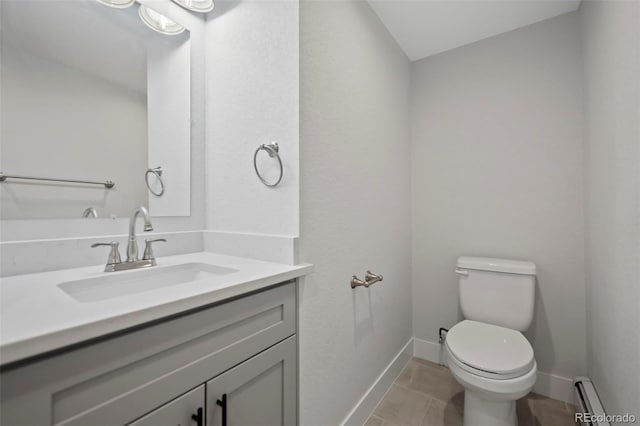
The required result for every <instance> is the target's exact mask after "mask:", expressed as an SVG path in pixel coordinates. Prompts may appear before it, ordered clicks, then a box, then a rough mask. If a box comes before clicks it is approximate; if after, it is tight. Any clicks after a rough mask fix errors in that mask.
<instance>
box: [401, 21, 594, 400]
mask: <svg viewBox="0 0 640 426" xmlns="http://www.w3.org/2000/svg"><path fill="white" fill-rule="evenodd" d="M581 75H582V69H581V56H580V40H579V32H578V21H577V15H576V13H572V14H567V15H564V16H561V17H557V18H553V19H550V20H547V21H544V22H541V23H537V24H534V25H531V26H528V27H525V28H522V29H519V30H515V31H512V32H509V33H505V34H503V35H499V36H495V37H492V38H490V39H486V40H483V41H480V42H477V43H474V44H471V45H468V46H465V47H461V48H458V49H455V50H452V51H449V52H445V53H442V54H439V55H436V56H432V57H430V58H427V59H424V60H421V61H418V62H415V63H413V65H412V79H413V81H412V88H413V100H412V127H413V135H412V138H413V139H412V151H411V158H412V164H411V165H412V203H413V207H412V213H413V228H412V229H413V266H412V272H413V327H414V335H415V336H416V337H417V338H419V339H424V340H427V341H430V342H437V339H438V327H447V328H449V327H451V326H453V325H454V324H455V323H456V322H457V321H459V320H460V319H461V314H460V312H459V308H458V280H457V275H456V274H454V272H453V270H454V268H455V263H456V259H457V257H458V256H461V255H472V256H490V257H504V258H515V259H529V260H532V261H533V262H535V263H536V264H537V267H538V283H537V291H536V310H535V317H534V323H533V325H532V326H531V328H530V329H529V331H528V332H527V333H525V334H526V335H527V337H528V338H529V339H530V341H531V342H532V344H533V348H534V351H535V357H536V360H537V362H538V369H539V370H540V371H543V372H546V373H552V374H556V375H560V376H565V377H569V378H572V377H573V376H575V375H578V374H584V373H585V372H586V359H585V358H586V357H585V347H586V342H585V322H586V318H585V290H584V259H583V258H584V243H583V239H584V236H583V234H584V231H583V214H584V213H583V182H582V180H583V170H582V167H583V161H582V158H583V147H582V137H583V132H582V128H583V127H582V126H583V117H582V100H583V97H582V86H581V83H582V80H581V78H582V77H581ZM540 384H541V385H542V384H543V383H542V382H540ZM538 391H545V390H544V389H540V388H538ZM547 391H548V390H547Z"/></svg>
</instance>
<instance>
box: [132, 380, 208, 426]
mask: <svg viewBox="0 0 640 426" xmlns="http://www.w3.org/2000/svg"><path fill="white" fill-rule="evenodd" d="M203 421H204V385H202V386H198V387H197V388H195V389H194V390H192V391H190V392H187V393H186V394H184V395H182V396H180V397H178V398H176V399H174V400H173V401H171V402H169V403H167V404H165V405H163V406H162V407H160V408H157V409H155V410H153V411H152V412H150V413H149V414H147V415H146V416H144V417H142V418H141V419H138V420H136V421H135V422H133V423H130V424H129V426H196V425H198V423H199V424H200V425H203V424H204V423H203Z"/></svg>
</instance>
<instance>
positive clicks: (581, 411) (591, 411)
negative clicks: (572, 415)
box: [573, 376, 611, 426]
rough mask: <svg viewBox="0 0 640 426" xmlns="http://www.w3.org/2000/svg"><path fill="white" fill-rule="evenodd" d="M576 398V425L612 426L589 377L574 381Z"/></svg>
mask: <svg viewBox="0 0 640 426" xmlns="http://www.w3.org/2000/svg"><path fill="white" fill-rule="evenodd" d="M573 389H574V391H575V397H576V423H578V424H580V425H582V426H611V423H609V422H608V421H606V419H607V415H606V413H605V411H604V408H603V407H602V402H601V401H600V397H599V396H598V393H597V392H596V388H595V386H593V383H592V382H591V379H590V378H588V377H582V376H580V377H576V378H575V379H574V381H573Z"/></svg>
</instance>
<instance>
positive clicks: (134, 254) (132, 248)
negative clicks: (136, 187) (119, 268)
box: [127, 206, 153, 262]
mask: <svg viewBox="0 0 640 426" xmlns="http://www.w3.org/2000/svg"><path fill="white" fill-rule="evenodd" d="M140 214H142V218H143V219H144V232H149V231H153V225H152V224H151V218H150V217H149V210H147V209H146V207H142V206H140V207H137V208H135V209H134V210H133V213H131V217H130V218H129V240H128V242H127V262H136V261H138V260H140V259H138V242H137V241H136V219H137V218H138V216H139V215H140Z"/></svg>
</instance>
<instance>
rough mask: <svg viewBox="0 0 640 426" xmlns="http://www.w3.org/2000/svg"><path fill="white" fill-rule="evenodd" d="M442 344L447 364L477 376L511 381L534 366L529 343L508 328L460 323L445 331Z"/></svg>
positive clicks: (471, 322)
mask: <svg viewBox="0 0 640 426" xmlns="http://www.w3.org/2000/svg"><path fill="white" fill-rule="evenodd" d="M445 342H446V343H445V344H446V345H447V348H448V351H449V353H450V354H451V361H453V362H454V363H455V364H456V365H458V366H459V367H460V368H462V369H464V370H466V371H468V372H469V373H472V374H475V375H477V376H481V377H486V378H491V379H498V380H500V379H502V380H506V379H513V378H515V377H520V376H522V375H524V374H526V373H527V372H529V371H531V369H532V368H533V367H534V366H535V359H534V357H533V349H532V348H531V344H530V343H529V342H528V341H527V339H526V338H525V337H524V336H523V335H522V333H520V332H519V331H516V330H512V329H509V328H505V327H500V326H497V325H492V324H486V323H482V322H477V321H470V320H464V321H462V322H460V323H458V324H456V325H455V326H454V327H452V328H451V330H449V332H448V333H447V338H446V341H445Z"/></svg>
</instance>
